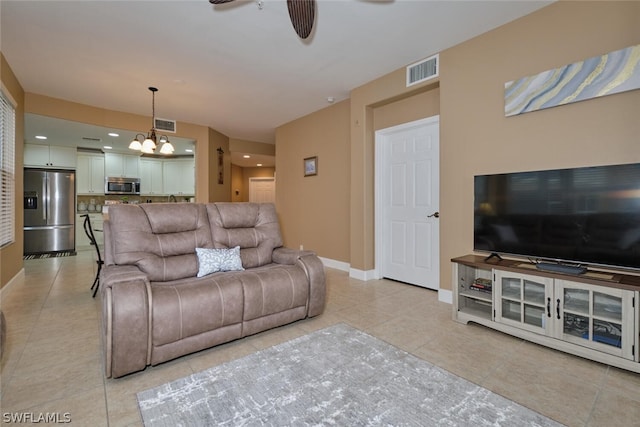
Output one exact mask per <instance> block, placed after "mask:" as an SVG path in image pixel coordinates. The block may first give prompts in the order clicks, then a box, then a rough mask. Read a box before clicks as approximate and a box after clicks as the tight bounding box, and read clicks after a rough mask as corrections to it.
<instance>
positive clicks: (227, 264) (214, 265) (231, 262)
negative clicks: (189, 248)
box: [196, 246, 244, 277]
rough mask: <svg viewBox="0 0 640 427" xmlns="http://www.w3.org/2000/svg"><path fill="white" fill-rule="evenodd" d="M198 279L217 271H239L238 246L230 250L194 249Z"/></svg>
mask: <svg viewBox="0 0 640 427" xmlns="http://www.w3.org/2000/svg"><path fill="white" fill-rule="evenodd" d="M196 254H197V255H198V277H202V276H206V275H207V274H211V273H215V272H217V271H241V270H244V268H242V260H241V259H240V246H236V247H235V248H231V249H206V248H196Z"/></svg>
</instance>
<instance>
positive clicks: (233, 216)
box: [206, 202, 282, 268]
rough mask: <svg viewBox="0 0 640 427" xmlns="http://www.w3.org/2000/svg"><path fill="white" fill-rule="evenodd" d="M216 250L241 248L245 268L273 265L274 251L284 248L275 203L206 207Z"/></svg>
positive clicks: (213, 204)
mask: <svg viewBox="0 0 640 427" xmlns="http://www.w3.org/2000/svg"><path fill="white" fill-rule="evenodd" d="M206 208H207V214H208V216H209V221H210V227H211V235H212V238H213V246H214V247H215V248H234V247H236V246H240V258H241V259H242V266H243V267H244V268H252V267H259V266H261V265H266V264H270V263H271V262H272V258H271V257H272V253H273V250H274V249H275V248H278V247H281V246H282V236H281V234H280V225H279V223H278V215H277V214H276V208H275V206H274V205H273V203H231V202H218V203H208V204H207V205H206Z"/></svg>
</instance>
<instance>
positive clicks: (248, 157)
mask: <svg viewBox="0 0 640 427" xmlns="http://www.w3.org/2000/svg"><path fill="white" fill-rule="evenodd" d="M242 157H244V158H245V159H250V158H251V156H250V155H248V154H245V155H244V156H242Z"/></svg>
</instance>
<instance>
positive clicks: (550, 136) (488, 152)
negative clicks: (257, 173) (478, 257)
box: [276, 1, 640, 289]
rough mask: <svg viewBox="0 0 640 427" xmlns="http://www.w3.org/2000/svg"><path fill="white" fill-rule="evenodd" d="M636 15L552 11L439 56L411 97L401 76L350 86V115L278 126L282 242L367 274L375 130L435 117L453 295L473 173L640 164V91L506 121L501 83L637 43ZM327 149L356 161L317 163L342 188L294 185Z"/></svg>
mask: <svg viewBox="0 0 640 427" xmlns="http://www.w3.org/2000/svg"><path fill="white" fill-rule="evenodd" d="M638 16H640V2H611V1H610V2H558V3H554V4H552V5H550V6H548V7H546V8H544V9H541V10H540V11H538V12H535V13H533V14H530V15H528V16H526V17H523V18H521V19H519V20H517V21H514V22H512V23H510V24H507V25H505V26H503V27H500V28H498V29H496V30H494V31H491V32H489V33H486V34H484V35H481V36H479V37H477V38H474V39H472V40H470V41H467V42H465V43H462V44H460V45H457V46H455V47H452V48H451V49H448V50H446V51H444V52H441V53H440V78H439V79H435V80H434V81H433V82H428V83H425V84H423V86H418V87H415V88H414V87H412V88H406V87H405V73H404V68H402V69H399V70H396V71H394V72H392V73H390V74H388V75H386V76H383V77H381V78H379V79H377V80H374V81H372V82H369V83H367V84H365V85H363V86H362V87H359V88H356V89H354V90H353V91H352V93H351V99H350V101H349V104H350V105H349V111H345V108H342V107H343V106H340V107H341V108H340V109H339V110H338V109H336V107H337V106H334V107H329V108H327V109H325V110H322V111H319V112H316V113H314V114H311V115H309V116H306V117H304V118H302V119H298V120H296V121H294V122H291V123H288V124H286V125H284V126H282V127H280V128H279V129H278V131H277V133H276V147H277V151H276V167H277V170H278V195H277V198H278V211H279V213H280V216H281V220H282V223H283V228H284V231H285V237H286V240H287V243H288V244H290V245H291V246H294V247H295V246H297V245H299V244H300V243H304V244H305V247H310V248H313V249H315V250H317V251H318V253H319V255H321V256H324V257H327V258H331V259H336V260H339V261H345V262H347V263H349V264H350V265H351V267H352V268H354V269H358V270H362V271H369V270H372V269H374V268H375V265H374V259H375V253H374V244H375V239H374V200H373V195H374V188H373V182H374V181H373V180H374V150H373V148H374V147H373V144H374V131H375V130H376V129H381V128H384V127H388V126H392V125H395V124H399V123H403V122H410V121H413V120H416V119H419V118H423V117H429V116H432V115H434V114H438V112H439V114H440V134H441V136H440V147H441V166H440V171H441V172H440V173H441V178H440V179H441V190H440V194H441V196H440V211H441V213H442V216H441V223H440V226H441V233H440V238H441V244H440V250H441V262H440V270H441V287H442V288H443V289H451V266H450V259H451V258H452V257H455V256H459V255H463V254H466V253H470V252H471V251H472V249H473V235H472V234H473V230H472V224H473V222H472V215H473V175H474V174H479V173H488V172H498V171H512V170H526V169H544V168H557V167H571V166H581V165H596V164H606V163H625V162H640V150H638V148H637V146H638V135H640V121H639V120H638V111H640V91H639V90H636V91H633V92H627V93H622V94H617V95H612V96H607V97H603V98H599V99H593V100H589V101H584V102H580V103H575V104H571V105H566V106H561V107H556V108H552V109H548V110H543V111H538V112H532V113H527V114H523V115H520V116H515V117H509V118H506V117H504V100H503V90H504V83H505V82H507V81H510V80H513V79H516V78H519V77H524V76H527V75H531V74H535V73H538V72H541V71H545V70H547V69H551V68H556V67H560V66H563V65H566V64H569V63H572V62H575V61H580V60H583V59H586V58H589V57H591V56H596V55H600V54H604V53H607V52H610V51H613V50H617V49H621V48H624V47H627V46H631V45H634V44H637V43H638V42H639V41H640V25H639V22H638ZM594 28H597V31H594ZM430 54H431V53H429V52H425V57H426V56H429V55H430ZM418 59H420V58H416V60H418ZM343 115H344V116H343ZM338 126H339V127H340V129H341V131H340V132H337V131H336V128H337V127H338ZM343 126H347V130H346V132H347V134H346V135H345V134H344V133H343V132H344V128H343ZM328 132H332V133H335V135H334V136H335V137H336V138H338V140H337V141H336V140H335V139H333V140H330V139H327V138H326V134H327V133H328ZM327 145H328V146H329V147H330V148H327V149H330V150H335V151H336V152H342V153H343V154H344V155H346V156H349V155H350V157H351V160H350V162H349V164H347V165H345V164H344V159H343V158H342V157H339V158H337V161H336V162H335V163H330V160H329V159H330V158H327V157H322V156H321V157H320V174H322V173H323V172H324V171H326V170H327V169H330V170H331V173H332V174H333V173H335V174H337V175H340V185H339V187H336V181H335V180H332V181H325V180H324V179H322V180H321V179H318V180H317V181H312V180H311V178H305V179H303V178H301V177H300V176H301V170H300V168H301V166H299V165H300V164H301V162H302V158H303V157H307V156H309V155H315V154H316V151H319V150H322V149H324V148H325V147H326V146H327ZM346 169H348V172H347V173H346V174H345V172H344V171H345V170H346ZM325 173H326V172H325ZM345 175H346V176H345ZM347 182H349V184H348V189H347V191H345V188H344V187H347V185H346V183H347ZM334 192H336V194H334ZM327 203H330V209H329V206H326V204H327ZM310 224H314V226H310ZM336 224H337V225H339V227H337V228H335V229H334V225H336ZM305 227H306V228H305ZM313 228H316V229H320V230H323V231H324V232H325V233H313V232H312V231H310V229H313ZM334 230H335V232H333V231H334ZM330 231H331V244H329V245H327V244H326V238H325V235H326V234H328V233H329V232H330ZM342 231H344V233H345V234H342ZM345 236H348V237H345ZM347 247H348V248H349V249H348V250H347V249H346V248H347ZM337 248H340V249H337Z"/></svg>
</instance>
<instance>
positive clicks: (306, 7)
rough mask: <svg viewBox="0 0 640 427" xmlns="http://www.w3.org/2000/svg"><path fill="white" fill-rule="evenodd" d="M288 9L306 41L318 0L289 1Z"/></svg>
mask: <svg viewBox="0 0 640 427" xmlns="http://www.w3.org/2000/svg"><path fill="white" fill-rule="evenodd" d="M209 1H211V0H209ZM287 7H288V8H289V17H290V18H291V23H292V24H293V29H294V30H296V33H297V34H298V36H300V38H301V39H306V38H307V37H309V34H311V30H312V29H313V22H314V21H315V17H316V0H287Z"/></svg>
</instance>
